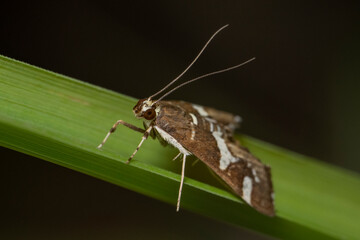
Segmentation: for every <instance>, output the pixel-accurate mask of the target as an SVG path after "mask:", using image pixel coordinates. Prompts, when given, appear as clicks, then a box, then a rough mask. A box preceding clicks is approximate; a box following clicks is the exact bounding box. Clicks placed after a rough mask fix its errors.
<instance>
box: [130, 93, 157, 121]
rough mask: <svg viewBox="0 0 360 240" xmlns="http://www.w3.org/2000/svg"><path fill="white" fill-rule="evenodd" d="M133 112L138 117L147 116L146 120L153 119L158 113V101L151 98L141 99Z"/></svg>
mask: <svg viewBox="0 0 360 240" xmlns="http://www.w3.org/2000/svg"><path fill="white" fill-rule="evenodd" d="M133 112H134V114H135V117H136V118H145V119H146V120H153V119H154V118H155V117H156V115H157V113H156V102H155V101H152V100H150V98H144V99H140V100H139V101H138V102H137V104H136V105H135V107H134V108H133Z"/></svg>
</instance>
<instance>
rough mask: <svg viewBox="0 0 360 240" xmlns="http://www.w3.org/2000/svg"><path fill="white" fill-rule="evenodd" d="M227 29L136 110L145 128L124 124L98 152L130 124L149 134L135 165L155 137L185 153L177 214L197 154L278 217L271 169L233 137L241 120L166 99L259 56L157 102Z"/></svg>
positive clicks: (242, 193) (249, 201) (244, 195)
mask: <svg viewBox="0 0 360 240" xmlns="http://www.w3.org/2000/svg"><path fill="white" fill-rule="evenodd" d="M227 26H228V25H225V26H223V27H222V28H220V29H219V30H218V31H216V32H215V33H214V34H213V35H212V36H211V37H210V39H209V40H208V41H207V43H206V44H205V45H204V47H203V48H202V49H201V51H200V52H199V54H198V55H197V56H196V58H195V59H194V60H193V62H192V63H191V64H190V65H189V66H188V67H187V68H186V69H185V70H184V71H183V72H182V73H181V74H180V75H179V76H178V77H176V78H175V79H174V80H173V81H171V82H170V83H169V84H168V85H166V86H165V87H164V88H162V89H161V90H160V91H158V92H157V93H155V94H153V95H152V96H150V97H148V98H144V99H140V100H139V101H138V102H137V104H136V105H135V107H134V108H133V112H134V114H135V117H136V118H138V119H142V120H143V121H144V127H145V129H141V128H138V127H136V126H134V125H132V124H130V123H126V122H124V121H122V120H118V121H117V122H116V123H115V124H114V125H113V126H112V128H111V129H110V131H109V132H108V134H107V135H106V137H105V138H104V140H103V141H102V143H101V144H100V145H99V146H98V148H101V147H102V146H103V145H104V143H105V142H106V141H107V139H108V138H109V136H110V134H111V133H113V132H114V131H115V130H116V128H117V126H118V125H119V124H121V125H124V126H126V127H128V128H130V129H132V130H135V131H137V132H140V133H143V137H142V138H141V141H140V143H139V145H138V146H137V148H136V149H135V151H134V153H133V154H132V155H131V156H130V158H129V159H128V161H127V163H129V162H130V161H131V159H132V158H133V157H134V156H135V154H136V153H137V151H138V150H139V148H140V147H141V145H142V144H143V142H144V141H145V140H146V139H147V138H148V137H149V136H151V137H153V138H157V139H159V141H160V142H161V143H162V144H163V145H167V144H170V145H172V146H173V147H175V148H177V149H178V150H179V154H178V155H177V156H176V157H175V158H174V159H176V158H178V157H180V156H181V155H182V170H181V181H180V187H179V194H178V200H177V208H176V210H177V211H179V208H180V199H181V193H182V187H183V183H184V176H185V163H186V158H187V156H189V155H194V156H195V157H197V158H198V159H200V160H201V161H202V162H204V163H205V164H206V165H207V166H208V167H210V169H212V170H213V171H214V172H215V173H216V174H217V175H218V176H219V177H220V178H221V179H222V180H223V181H224V182H225V183H226V184H227V185H229V186H230V188H231V189H232V190H233V191H234V192H235V193H236V194H237V195H239V196H240V197H241V198H242V199H243V200H244V201H245V202H246V203H247V204H249V205H250V206H252V207H253V208H255V209H256V210H257V211H259V212H261V213H263V214H265V215H268V216H274V215H275V211H274V199H273V195H274V194H273V187H272V181H271V171H270V167H268V166H266V165H264V164H263V163H261V162H260V160H259V159H257V158H256V157H254V156H253V155H252V154H251V153H250V152H249V151H248V150H247V149H246V148H245V147H243V146H241V145H240V143H239V142H237V141H236V140H235V139H234V138H233V133H234V131H235V129H236V128H237V127H238V125H239V123H240V122H241V118H240V117H239V116H235V115H233V114H230V113H227V112H223V111H219V110H216V109H213V108H209V107H203V106H200V105H196V104H191V103H188V102H184V101H164V100H162V99H163V98H164V97H165V96H167V95H169V94H170V93H172V92H173V91H175V90H177V89H178V88H180V87H182V86H184V85H186V84H189V83H191V82H194V81H197V80H199V79H201V78H204V77H208V76H211V75H215V74H218V73H222V72H225V71H229V70H231V69H234V68H238V67H240V66H243V65H244V64H246V63H248V62H250V61H252V60H254V59H255V58H252V59H250V60H248V61H246V62H244V63H241V64H238V65H236V66H233V67H229V68H226V69H222V70H219V71H215V72H211V73H208V74H205V75H202V76H200V77H197V78H194V79H192V80H189V81H187V82H185V83H182V84H180V85H178V86H177V87H175V88H173V89H172V90H170V91H168V92H167V93H165V94H164V95H162V96H161V97H160V98H158V99H157V100H154V99H153V98H154V97H155V96H157V95H159V94H160V93H162V92H163V91H164V90H166V89H167V88H169V87H170V86H171V85H172V84H173V83H174V82H176V81H177V80H178V79H179V78H180V77H181V76H182V75H183V74H184V73H185V72H186V71H187V70H188V69H189V68H190V67H191V66H192V65H193V64H194V63H195V61H196V60H197V59H198V58H199V56H200V55H201V54H202V52H203V51H204V50H205V48H206V47H207V45H208V44H209V43H210V41H211V40H212V39H213V38H214V37H215V35H216V34H218V33H219V32H220V31H221V30H222V29H224V28H226V27H227Z"/></svg>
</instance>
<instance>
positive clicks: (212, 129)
mask: <svg viewBox="0 0 360 240" xmlns="http://www.w3.org/2000/svg"><path fill="white" fill-rule="evenodd" d="M209 124H210V132H213V131H214V124H213V123H212V122H209Z"/></svg>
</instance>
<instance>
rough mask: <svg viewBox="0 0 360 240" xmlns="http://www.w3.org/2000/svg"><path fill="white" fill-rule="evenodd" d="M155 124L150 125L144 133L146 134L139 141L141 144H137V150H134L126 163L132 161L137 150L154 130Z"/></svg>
mask: <svg viewBox="0 0 360 240" xmlns="http://www.w3.org/2000/svg"><path fill="white" fill-rule="evenodd" d="M152 128H153V126H150V127H149V128H148V129H147V130H146V131H145V133H144V135H143V136H142V138H141V141H140V143H139V145H138V146H137V148H136V149H135V151H134V152H133V154H132V155H131V156H130V158H129V159H128V160H127V161H126V163H129V162H130V161H131V159H132V158H133V157H134V156H135V154H136V153H137V151H138V150H139V148H140V147H141V145H142V144H143V142H144V141H145V140H146V139H147V138H148V136H149V134H150V132H151V130H152Z"/></svg>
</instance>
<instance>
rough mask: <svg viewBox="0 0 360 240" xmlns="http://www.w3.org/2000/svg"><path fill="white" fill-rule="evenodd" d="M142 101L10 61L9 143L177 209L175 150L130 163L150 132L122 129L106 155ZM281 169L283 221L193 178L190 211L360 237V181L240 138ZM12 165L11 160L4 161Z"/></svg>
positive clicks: (2, 121) (286, 230)
mask: <svg viewBox="0 0 360 240" xmlns="http://www.w3.org/2000/svg"><path fill="white" fill-rule="evenodd" d="M135 103H136V100H135V99H133V98H130V97H127V96H124V95H121V94H118V93H114V92H112V91H109V90H106V89H103V88H100V87H96V86H92V85H89V84H86V83H84V82H80V81H77V80H75V79H71V78H68V77H65V76H62V75H59V74H55V73H52V72H49V71H46V70H43V69H40V68H37V67H33V66H30V65H27V64H24V63H21V62H18V61H15V60H12V59H9V58H6V57H1V56H0V145H1V146H5V147H8V148H11V149H15V150H17V151H20V152H23V153H26V154H29V155H32V156H36V157H38V158H41V159H44V160H47V161H50V162H53V163H55V164H59V165H61V166H65V167H68V168H71V169H74V170H76V171H80V172H83V173H86V174H88V175H91V176H94V177H97V178H100V179H103V180H105V181H108V182H111V183H114V184H117V185H119V186H122V187H125V188H128V189H131V190H134V191H136V192H139V193H142V194H145V195H148V196H151V197H153V198H156V199H159V200H161V201H164V202H167V203H170V204H172V205H174V211H175V204H176V199H177V192H178V187H179V180H180V176H179V172H178V171H177V170H178V169H177V168H176V166H177V165H176V164H174V162H172V161H171V159H172V158H173V157H174V156H175V155H176V153H177V152H176V151H175V150H174V149H172V148H164V147H162V146H161V145H160V144H159V142H158V141H154V140H148V141H146V142H145V143H144V145H143V147H142V148H141V150H140V151H139V152H138V154H137V155H136V157H135V159H134V161H133V162H131V164H129V165H127V164H125V161H126V160H127V159H128V157H129V156H130V155H131V153H132V152H133V150H134V149H135V147H136V146H137V144H138V143H139V141H140V138H141V134H139V133H137V132H134V131H131V130H129V129H126V128H123V127H121V128H120V129H119V130H118V131H117V132H115V133H114V134H113V136H111V138H110V139H109V141H108V142H107V143H106V145H105V146H104V148H103V150H102V151H99V150H97V149H96V146H97V145H98V144H99V143H100V142H101V140H102V139H103V137H104V135H105V134H106V133H107V131H108V130H109V128H110V127H111V126H112V124H113V123H114V122H115V121H116V120H118V119H122V120H124V121H127V122H130V123H133V124H135V125H137V126H139V127H141V125H142V123H141V122H140V121H138V120H136V119H135V118H134V116H133V114H132V111H131V109H132V107H133V105H134V104H135ZM238 137H239V138H240V140H241V141H242V143H243V144H244V145H246V146H247V147H248V148H249V149H250V150H251V151H252V152H253V153H254V155H256V156H258V157H259V158H260V159H262V161H263V162H265V163H267V164H269V165H270V166H271V167H272V173H273V183H274V188H275V192H276V210H277V216H276V217H274V218H269V217H266V216H264V215H261V214H259V213H257V212H256V211H254V210H253V209H252V208H250V207H249V206H247V205H246V204H244V203H243V202H242V201H241V200H240V199H239V198H237V197H236V196H234V195H233V194H232V193H230V192H228V191H226V190H223V189H220V188H218V187H214V186H211V185H209V184H206V183H202V182H200V181H197V180H194V179H192V178H189V177H187V178H186V179H185V185H184V189H183V197H182V203H181V204H182V208H184V209H188V210H190V211H194V212H197V213H201V214H203V215H206V216H209V217H212V218H215V219H218V220H222V221H227V222H230V223H232V224H235V225H238V226H243V227H246V228H249V229H252V230H255V231H258V232H261V233H265V234H268V235H271V236H274V237H280V238H286V239H305V238H307V239H328V238H351V239H355V238H357V237H359V236H360V228H359V227H358V226H359V216H360V204H359V203H360V191H359V186H360V177H359V175H357V174H355V173H352V172H349V171H346V170H343V169H340V168H337V167H334V166H330V165H328V164H325V163H322V162H319V161H317V160H315V159H312V158H309V157H304V156H302V155H300V154H296V153H293V152H290V151H287V150H284V149H282V148H279V147H275V146H273V145H271V144H268V143H265V142H262V141H260V140H256V139H253V138H251V137H247V136H238ZM3 161H6V160H3Z"/></svg>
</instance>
